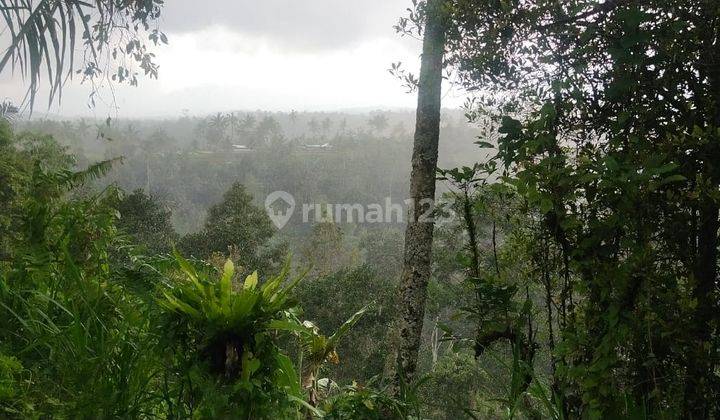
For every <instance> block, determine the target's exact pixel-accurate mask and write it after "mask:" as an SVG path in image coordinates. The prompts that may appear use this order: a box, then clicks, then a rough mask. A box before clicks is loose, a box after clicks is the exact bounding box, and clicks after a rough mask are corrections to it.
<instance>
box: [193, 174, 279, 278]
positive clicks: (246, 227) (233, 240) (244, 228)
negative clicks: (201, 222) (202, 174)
mask: <svg viewBox="0 0 720 420" xmlns="http://www.w3.org/2000/svg"><path fill="white" fill-rule="evenodd" d="M274 232H275V228H274V226H273V225H272V222H271V221H270V218H269V217H268V215H267V213H266V212H265V210H263V209H261V208H259V207H258V206H256V205H255V204H254V203H253V198H252V196H251V195H250V194H248V193H247V192H245V187H243V186H242V185H241V184H239V183H235V184H233V185H232V186H231V187H230V189H229V190H228V191H227V192H226V193H225V195H224V196H223V200H222V202H220V203H218V204H216V205H214V206H212V207H211V208H210V209H209V210H208V214H207V217H206V218H205V226H204V228H203V230H202V231H200V232H198V233H192V234H189V235H187V236H185V237H184V238H183V239H182V241H181V242H180V249H181V250H182V251H183V253H185V254H187V255H192V256H195V257H198V258H209V257H210V256H212V255H213V254H214V253H219V254H220V255H225V256H231V257H232V258H233V259H234V260H235V261H236V262H237V263H238V265H239V266H241V270H242V271H248V270H250V269H251V268H253V269H257V270H261V271H268V270H270V269H271V268H272V267H274V266H276V264H277V263H276V262H277V260H278V259H279V257H280V255H281V254H282V250H281V249H280V248H278V247H277V246H275V245H274V244H273V243H272V242H271V238H272V236H273V233H274Z"/></svg>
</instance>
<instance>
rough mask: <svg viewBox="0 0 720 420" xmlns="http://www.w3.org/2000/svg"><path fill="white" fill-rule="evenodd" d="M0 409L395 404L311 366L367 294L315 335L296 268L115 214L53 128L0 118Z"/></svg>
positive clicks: (119, 412) (61, 411)
mask: <svg viewBox="0 0 720 420" xmlns="http://www.w3.org/2000/svg"><path fill="white" fill-rule="evenodd" d="M0 129H1V130H0V134H1V136H2V137H1V138H0V147H1V148H2V151H1V153H0V156H2V159H3V161H4V162H3V163H5V164H4V165H3V166H2V173H0V176H1V177H2V178H3V180H6V181H7V183H4V188H3V191H2V193H3V195H4V198H6V199H5V200H4V201H3V204H4V205H3V208H2V209H0V210H1V211H0V222H1V224H0V227H1V228H2V233H3V238H4V240H3V242H2V244H1V248H0V255H1V256H2V259H1V260H0V312H1V313H2V317H0V416H1V417H10V418H28V417H30V418H37V417H45V416H59V417H71V418H110V417H113V418H116V417H135V418H137V417H163V418H167V417H169V418H187V417H201V418H223V417H225V418H295V417H296V418H306V417H307V416H316V417H328V418H355V417H356V415H357V413H359V411H358V410H362V413H363V414H362V415H363V416H366V415H367V416H369V417H371V418H372V417H375V418H387V417H388V416H390V417H393V416H397V417H400V416H403V413H404V411H403V410H404V404H403V403H401V402H399V401H396V400H394V399H392V398H390V397H388V396H386V395H385V394H383V393H381V392H380V391H377V390H375V389H374V388H371V387H364V386H360V385H354V386H352V387H347V388H340V387H338V386H334V387H331V386H329V384H334V382H333V381H331V380H330V379H327V378H319V375H320V374H321V368H322V366H323V365H324V364H325V363H328V362H330V363H338V362H339V360H340V358H339V355H338V353H337V346H338V344H339V341H340V340H341V338H342V337H343V336H344V335H346V334H347V333H348V332H349V331H350V329H351V328H352V327H353V326H354V325H355V323H356V322H358V320H359V319H360V318H361V317H362V316H363V315H364V313H365V312H366V310H367V307H366V308H364V309H362V310H360V311H358V312H357V313H355V314H354V315H353V316H351V317H350V318H349V319H348V320H347V321H346V322H345V323H343V324H342V325H340V326H339V327H338V328H337V330H336V331H335V332H334V333H333V334H331V335H329V336H325V335H323V334H322V333H321V331H320V329H319V328H318V327H317V326H316V325H315V324H313V323H312V322H309V321H304V320H303V319H302V316H303V314H302V310H301V308H300V307H299V306H298V301H297V299H296V298H295V295H294V290H293V289H294V288H295V286H296V285H297V284H298V283H299V282H300V281H301V279H302V275H293V274H292V273H291V272H292V271H293V270H292V269H291V264H290V261H289V260H288V261H287V262H286V263H285V265H284V266H283V268H282V270H280V272H279V273H278V274H276V275H270V276H265V277H261V276H259V275H258V273H257V272H253V273H252V274H250V275H248V276H246V277H244V278H240V277H239V275H238V274H236V270H235V264H234V263H233V261H232V260H230V259H228V260H227V261H226V262H225V263H224V266H223V267H222V269H220V270H218V269H217V268H215V267H214V266H213V265H212V264H210V263H208V262H204V261H201V260H187V259H185V258H184V257H183V256H181V255H180V254H179V253H178V252H175V253H174V254H173V255H170V254H156V255H154V256H147V255H144V254H143V252H141V251H143V250H144V248H143V247H140V246H138V245H137V244H134V243H133V240H132V237H131V236H128V235H126V234H124V233H123V231H121V230H119V229H118V224H119V218H120V213H119V212H118V211H117V208H118V203H119V201H120V200H122V197H123V192H122V191H120V190H119V189H117V188H114V187H108V188H106V189H104V190H102V191H100V192H94V191H91V190H90V189H88V188H85V187H84V185H85V184H86V183H87V182H89V181H90V180H93V179H96V178H98V177H101V176H102V175H103V174H104V173H106V172H107V170H108V169H109V168H110V167H111V166H112V165H113V164H115V163H116V162H115V161H105V162H101V163H98V164H96V165H92V166H90V167H88V168H87V169H84V170H81V171H78V170H76V169H74V160H73V157H72V156H70V155H68V154H66V152H65V151H64V149H63V148H62V147H60V146H58V145H57V144H56V143H55V142H54V141H53V140H52V138H50V137H37V136H31V135H20V136H16V135H14V134H13V133H12V131H11V130H10V129H9V127H8V126H7V125H6V124H5V123H2V125H1V126H0Z"/></svg>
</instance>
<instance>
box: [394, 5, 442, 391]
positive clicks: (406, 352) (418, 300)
mask: <svg viewBox="0 0 720 420" xmlns="http://www.w3.org/2000/svg"><path fill="white" fill-rule="evenodd" d="M443 2H444V0H428V2H427V9H426V12H427V15H426V24H425V34H424V39H423V53H422V61H421V65H420V80H419V87H418V107H417V115H416V121H415V141H414V145H413V156H412V174H411V176H410V197H411V199H412V203H413V205H412V208H411V209H410V212H409V215H408V219H409V220H408V223H407V228H406V230H405V251H404V262H403V273H402V284H401V289H400V293H401V303H400V304H401V305H402V308H401V314H402V319H401V321H400V322H401V324H400V345H399V349H398V355H397V368H398V372H397V374H396V386H397V385H399V384H400V383H401V381H402V382H404V383H410V382H411V381H412V380H413V378H414V376H415V370H416V368H417V359H418V350H419V348H420V336H421V334H422V327H423V318H424V316H425V298H426V296H427V283H428V279H429V278H430V268H431V251H432V241H433V228H434V223H433V221H432V219H430V220H428V219H427V218H424V217H423V214H427V211H428V210H429V209H431V208H432V206H433V202H434V200H435V172H436V170H437V157H438V140H439V135H440V106H441V85H442V69H443V65H442V61H443V53H444V50H445V19H444V18H443V16H442V13H443V11H442V6H443ZM396 389H397V388H396Z"/></svg>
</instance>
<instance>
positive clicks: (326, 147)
mask: <svg viewBox="0 0 720 420" xmlns="http://www.w3.org/2000/svg"><path fill="white" fill-rule="evenodd" d="M303 148H305V149H306V150H332V148H333V147H332V145H331V144H330V143H323V144H303Z"/></svg>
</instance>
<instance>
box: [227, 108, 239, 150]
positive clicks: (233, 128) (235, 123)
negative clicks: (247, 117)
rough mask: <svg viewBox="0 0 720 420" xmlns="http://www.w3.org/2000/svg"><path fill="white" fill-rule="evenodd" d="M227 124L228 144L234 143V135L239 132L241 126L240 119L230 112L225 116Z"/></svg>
mask: <svg viewBox="0 0 720 420" xmlns="http://www.w3.org/2000/svg"><path fill="white" fill-rule="evenodd" d="M227 123H228V127H230V142H231V143H232V142H235V140H236V137H235V135H236V134H237V133H239V132H240V126H241V120H240V117H238V115H237V114H235V113H234V112H231V113H229V114H227Z"/></svg>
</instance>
